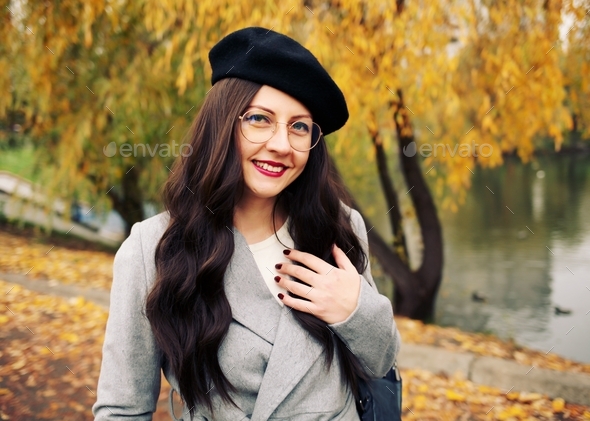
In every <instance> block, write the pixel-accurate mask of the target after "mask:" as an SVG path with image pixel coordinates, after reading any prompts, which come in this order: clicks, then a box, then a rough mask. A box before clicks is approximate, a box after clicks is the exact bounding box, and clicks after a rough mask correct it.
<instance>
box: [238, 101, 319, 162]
mask: <svg viewBox="0 0 590 421" xmlns="http://www.w3.org/2000/svg"><path fill="white" fill-rule="evenodd" d="M255 111H256V110H248V111H246V112H244V114H242V115H240V116H238V120H240V133H242V136H244V139H246V140H247V141H248V142H250V143H254V144H255V145H262V144H264V143H266V142H268V141H269V140H270V139H272V137H273V136H274V135H275V134H276V132H277V127H278V124H284V125H286V126H287V138H288V139H289V145H290V146H291V148H292V149H293V150H296V151H297V152H307V151H310V150H312V149H313V148H315V147H316V146H317V144H318V143H320V139H321V138H322V135H323V133H322V128H321V127H320V125H319V124H318V123H316V122H315V121H314V122H312V123H313V125H314V126H315V127H316V128H317V131H318V138H317V139H316V141H315V143H313V145H311V147H309V148H307V149H297V148H294V147H293V145H292V144H291V140H290V137H289V136H290V135H291V133H289V129H290V128H291V127H293V125H295V124H296V123H298V122H299V121H300V120H297V121H294V122H293V123H291V124H289V123H283V122H280V121H274V123H275V124H274V129H271V135H270V137H269V138H268V139H266V140H265V141H262V142H254V141H253V140H250V139H248V136H246V134H245V133H244V129H243V128H242V126H243V124H244V117H245V116H246V115H247V114H248V113H251V112H255ZM265 114H268V113H266V112H265ZM313 132H314V129H313V128H312V136H313ZM311 140H312V141H313V137H312V139H311Z"/></svg>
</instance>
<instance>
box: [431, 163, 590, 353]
mask: <svg viewBox="0 0 590 421" xmlns="http://www.w3.org/2000/svg"><path fill="white" fill-rule="evenodd" d="M472 181H473V184H472V187H471V189H470V190H469V192H468V195H467V199H466V202H465V204H464V205H463V206H461V207H460V209H459V211H458V212H457V213H454V214H453V213H450V212H449V213H442V214H441V220H442V224H443V229H444V239H445V269H444V278H443V283H442V285H441V288H440V293H439V298H438V301H437V308H436V323H437V324H441V325H450V326H457V327H459V328H461V329H464V330H468V331H478V332H490V333H494V334H496V335H498V336H500V337H502V338H512V339H514V340H515V341H516V342H517V343H519V344H522V345H526V346H528V347H531V348H534V349H538V350H540V351H543V352H548V351H549V350H551V351H552V352H555V353H558V354H560V355H563V356H565V357H568V358H571V359H574V360H578V361H582V362H587V363H590V156H587V155H586V156H575V155H557V156H546V157H540V158H538V159H537V160H536V161H535V162H533V163H529V164H522V163H520V162H519V161H517V160H513V159H509V160H508V161H507V162H506V164H505V165H504V166H503V167H502V168H497V169H493V170H492V169H485V170H484V169H479V170H478V171H476V172H475V175H474V177H473V180H472ZM474 292H475V293H476V294H477V296H481V297H483V299H484V301H480V300H474V299H473V294H474ZM556 307H557V308H558V309H561V310H563V312H561V311H559V310H558V309H556ZM558 313H559V314H558ZM564 313H567V314H564Z"/></svg>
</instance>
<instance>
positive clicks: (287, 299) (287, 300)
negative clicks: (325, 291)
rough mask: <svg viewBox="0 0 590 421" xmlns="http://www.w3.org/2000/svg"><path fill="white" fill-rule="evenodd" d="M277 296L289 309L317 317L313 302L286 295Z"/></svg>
mask: <svg viewBox="0 0 590 421" xmlns="http://www.w3.org/2000/svg"><path fill="white" fill-rule="evenodd" d="M278 296H279V299H280V300H281V301H282V302H283V304H285V305H286V306H288V307H291V308H292V309H294V310H299V311H303V312H304V313H309V314H313V315H314V316H316V317H319V316H318V313H319V311H318V309H317V306H316V305H315V304H314V303H313V302H311V301H305V300H300V299H299V298H294V297H291V296H290V295H288V294H282V293H279V294H278Z"/></svg>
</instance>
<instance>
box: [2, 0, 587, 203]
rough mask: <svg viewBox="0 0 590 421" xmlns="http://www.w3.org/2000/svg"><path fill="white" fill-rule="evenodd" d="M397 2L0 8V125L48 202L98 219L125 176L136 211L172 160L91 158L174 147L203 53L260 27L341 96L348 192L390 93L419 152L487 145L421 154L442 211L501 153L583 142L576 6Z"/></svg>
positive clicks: (583, 59)
mask: <svg viewBox="0 0 590 421" xmlns="http://www.w3.org/2000/svg"><path fill="white" fill-rule="evenodd" d="M397 4H399V5H400V7H399V8H397V7H396V2H393V3H392V2H386V1H367V0H364V1H363V0H338V1H336V0H328V1H322V2H320V1H313V0H312V1H306V2H304V3H301V2H287V3H280V2H279V3H277V2H274V1H270V0H249V1H237V2H222V3H219V2H218V1H215V0H202V1H199V2H195V1H193V0H174V1H172V0H166V1H163V0H145V1H143V2H112V1H104V0H88V1H84V2H81V1H79V0H64V1H60V2H17V3H9V4H8V5H7V6H6V10H5V21H4V24H3V25H2V26H1V27H0V53H1V54H0V66H1V68H2V69H3V72H1V74H0V89H2V91H3V92H11V93H12V95H3V96H2V97H0V118H6V116H7V113H8V112H9V111H10V110H19V111H20V112H22V113H23V115H24V117H25V118H26V121H25V125H24V128H25V130H27V132H28V133H29V134H30V135H31V136H32V137H33V139H34V140H35V142H36V143H37V146H38V148H39V149H40V153H39V162H40V163H42V164H45V165H46V166H50V167H51V168H53V173H52V175H51V176H47V177H45V180H46V182H47V186H48V187H50V188H51V189H52V191H54V192H58V193H59V194H63V195H65V194H72V193H73V192H75V191H77V190H78V191H80V190H83V191H86V192H89V193H87V194H88V195H89V196H91V197H92V199H93V203H96V204H97V206H98V207H101V206H103V205H106V203H107V202H108V198H107V196H106V195H105V192H106V191H108V190H109V189H110V188H111V187H112V186H113V185H115V186H116V185H119V184H120V183H121V179H122V177H123V176H124V175H125V173H126V171H128V169H129V168H132V167H133V168H136V170H138V171H140V172H141V190H142V192H144V196H145V199H150V198H155V197H157V195H156V192H157V189H158V187H159V186H160V185H161V184H162V182H163V180H164V179H165V178H166V177H167V174H168V171H167V170H166V168H165V167H166V165H168V164H169V162H170V161H171V160H172V159H173V157H162V156H160V155H158V154H156V155H155V156H148V157H146V156H135V157H133V156H131V157H124V156H120V155H117V156H114V157H111V158H106V157H105V155H104V154H103V148H104V147H105V146H106V145H108V144H110V143H111V142H115V145H118V146H120V145H122V144H125V143H128V144H131V145H136V144H140V143H142V144H150V145H155V144H171V143H172V142H177V143H180V142H181V140H182V138H183V135H184V132H185V130H186V128H187V127H188V125H189V122H190V120H191V119H192V117H193V116H194V114H195V112H197V111H198V108H199V105H200V103H201V102H202V100H203V98H204V96H205V95H206V92H207V91H208V89H209V86H210V85H209V77H210V72H211V69H210V67H209V64H208V61H207V53H208V51H209V50H210V48H211V47H212V46H213V45H214V44H215V43H216V42H217V41H218V40H219V39H220V38H221V37H222V36H223V35H225V34H227V33H229V32H231V31H234V30H236V29H239V28H242V27H245V26H264V27H267V28H273V29H275V30H277V31H279V32H283V33H285V34H287V35H290V36H292V37H294V38H295V39H297V40H299V41H300V42H301V43H303V44H304V45H305V46H306V47H307V48H309V49H310V50H311V51H312V52H313V53H314V54H316V55H317V56H318V58H319V59H320V61H321V62H322V63H324V64H325V66H326V67H327V68H328V70H329V72H330V73H331V74H332V75H334V78H335V79H336V81H337V82H338V84H339V85H340V86H341V87H342V89H343V91H344V93H345V95H346V98H347V100H348V103H349V108H350V111H351V119H350V122H349V124H348V125H347V126H346V127H345V128H344V129H343V130H341V131H340V132H339V133H338V134H337V135H336V136H335V138H334V139H331V140H330V142H331V144H332V145H333V146H334V147H335V151H336V152H337V155H338V156H337V158H338V162H340V163H341V165H342V166H344V167H345V169H346V170H347V171H346V174H345V178H346V180H347V181H349V182H353V181H354V177H353V176H352V175H354V174H357V175H359V174H363V173H366V172H367V171H369V170H370V169H369V168H367V165H366V162H365V161H366V160H365V159H364V158H363V159H361V160H359V159H358V157H359V156H361V157H364V156H366V154H367V153H369V154H370V153H372V152H371V149H372V147H371V143H370V141H369V140H368V130H371V131H375V129H378V130H379V132H380V135H381V137H383V138H387V137H388V136H390V134H391V133H394V122H393V109H394V107H395V104H396V103H398V102H399V100H400V98H399V97H398V95H397V93H396V92H397V90H398V89H401V90H402V91H403V94H404V101H405V106H406V107H407V109H408V112H410V117H411V120H412V123H413V127H414V130H415V134H416V138H417V142H418V145H424V144H431V145H436V144H445V145H449V146H450V147H451V149H452V148H453V146H454V145H457V144H459V145H460V144H464V143H468V144H472V143H477V144H479V145H483V144H485V145H488V147H489V150H490V153H489V154H484V153H481V152H482V150H481V149H480V150H479V151H480V153H478V152H477V150H476V149H474V150H473V151H472V152H471V153H470V154H469V155H468V156H458V155H456V154H449V153H447V154H444V155H443V154H437V155H436V156H433V157H432V163H431V164H432V165H433V166H436V167H437V168H438V171H433V172H431V173H429V176H430V177H434V178H441V179H443V184H441V185H440V186H439V187H437V190H438V191H439V194H447V195H448V196H450V197H449V198H447V199H448V200H445V201H444V203H447V204H448V206H450V207H453V206H455V205H456V203H457V200H458V201H460V200H461V197H462V196H463V195H464V191H465V190H466V189H467V188H469V185H470V178H471V172H470V171H469V170H468V168H467V167H469V168H473V167H474V166H475V165H482V166H490V167H493V166H497V165H501V164H502V163H503V158H502V154H503V153H507V152H508V153H516V154H518V155H519V156H520V157H521V159H523V160H524V161H526V160H529V159H530V158H531V155H532V154H533V152H534V151H535V149H537V148H538V147H540V145H541V143H540V140H539V139H541V138H542V137H543V136H547V137H549V138H551V139H552V141H553V144H554V147H555V149H557V150H558V149H559V148H560V147H561V145H562V143H563V141H564V133H568V132H569V131H570V130H572V128H576V129H577V130H579V131H580V132H581V133H582V134H583V135H584V136H585V137H590V114H589V113H590V111H589V110H590V103H589V101H590V99H589V98H590V84H589V83H588V77H587V75H588V74H589V65H588V62H587V55H588V51H589V49H590V41H588V40H590V36H589V34H588V31H589V29H588V28H589V25H587V24H584V22H587V14H586V10H587V9H588V2H587V1H582V2H576V1H573V0H563V1H553V0H552V1H545V0H543V1H541V0H527V1H524V2H521V1H517V0H507V1H504V2H494V3H493V4H492V3H490V4H488V3H485V2H484V3H482V2H450V3H449V2H444V1H434V2H428V3H427V4H422V3H420V2H411V1H406V2H397ZM10 5H12V7H13V9H14V10H13V9H11V8H10ZM560 25H561V26H560ZM564 25H568V26H569V28H568V29H569V30H568V31H567V34H565V35H563V36H562V37H561V38H560V34H559V29H560V27H563V26H564ZM11 96H12V97H11ZM367 116H374V117H371V118H367ZM427 127H428V130H427V129H426V128H427ZM0 133H4V132H0ZM392 146H395V142H392V143H390V144H388V148H391V147H392ZM437 183H438V182H437Z"/></svg>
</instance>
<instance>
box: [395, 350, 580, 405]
mask: <svg viewBox="0 0 590 421" xmlns="http://www.w3.org/2000/svg"><path fill="white" fill-rule="evenodd" d="M398 364H399V366H400V368H404V369H416V368H418V369H422V370H427V371H430V372H432V373H437V374H438V373H442V374H446V375H448V376H452V375H454V374H456V373H460V374H461V375H462V376H463V377H465V378H466V379H468V380H470V381H472V382H474V383H476V384H482V385H487V386H492V387H497V388H499V389H501V390H503V391H505V393H508V392H512V391H520V392H533V393H541V394H544V395H547V396H549V397H550V398H563V399H564V400H565V401H566V402H569V403H576V404H580V405H585V406H590V393H589V391H590V375H588V374H585V373H572V372H567V371H556V370H549V369H545V368H538V367H534V366H530V365H528V366H527V365H524V364H519V363H517V362H515V361H513V360H505V359H502V358H497V357H485V356H480V355H476V354H472V353H468V352H454V351H448V350H446V349H442V348H439V347H436V346H430V345H417V344H402V346H401V350H400V353H399V356H398Z"/></svg>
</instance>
